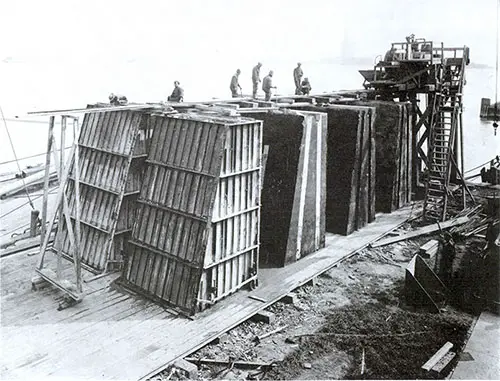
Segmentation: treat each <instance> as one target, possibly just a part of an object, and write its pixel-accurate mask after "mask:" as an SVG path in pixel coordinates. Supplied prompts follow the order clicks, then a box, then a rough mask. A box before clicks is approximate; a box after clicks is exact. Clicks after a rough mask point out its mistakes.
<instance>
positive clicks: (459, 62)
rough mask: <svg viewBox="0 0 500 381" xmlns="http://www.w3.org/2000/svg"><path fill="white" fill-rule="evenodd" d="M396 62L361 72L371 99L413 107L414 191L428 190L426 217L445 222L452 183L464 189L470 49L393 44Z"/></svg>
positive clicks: (427, 43) (420, 41) (420, 42)
mask: <svg viewBox="0 0 500 381" xmlns="http://www.w3.org/2000/svg"><path fill="white" fill-rule="evenodd" d="M391 52H392V57H391V58H389V60H388V61H380V62H379V63H377V65H376V66H375V67H374V69H373V70H360V73H361V74H362V75H363V77H364V78H365V83H364V86H365V88H367V89H373V90H374V92H373V93H372V97H373V98H375V99H382V100H399V101H409V102H411V104H412V105H413V114H414V118H413V123H414V124H413V165H414V166H413V187H414V190H416V188H417V186H419V185H422V186H424V187H425V206H424V215H425V216H426V217H427V218H430V219H437V220H444V219H446V209H447V204H448V195H449V193H450V187H449V185H450V182H455V183H458V184H459V185H460V186H461V187H462V204H463V207H465V204H466V193H468V194H469V195H470V196H471V197H472V194H471V193H470V192H469V190H468V189H467V186H466V184H465V181H464V179H463V175H462V174H463V166H464V159H463V144H464V143H463V123H462V98H463V87H464V85H465V67H466V65H467V64H468V63H469V48H468V47H466V46H464V47H461V48H445V47H444V46H443V44H442V43H441V44H440V46H437V45H436V44H435V43H433V42H432V41H426V40H425V39H416V40H410V41H407V42H398V43H393V44H392V46H391Z"/></svg>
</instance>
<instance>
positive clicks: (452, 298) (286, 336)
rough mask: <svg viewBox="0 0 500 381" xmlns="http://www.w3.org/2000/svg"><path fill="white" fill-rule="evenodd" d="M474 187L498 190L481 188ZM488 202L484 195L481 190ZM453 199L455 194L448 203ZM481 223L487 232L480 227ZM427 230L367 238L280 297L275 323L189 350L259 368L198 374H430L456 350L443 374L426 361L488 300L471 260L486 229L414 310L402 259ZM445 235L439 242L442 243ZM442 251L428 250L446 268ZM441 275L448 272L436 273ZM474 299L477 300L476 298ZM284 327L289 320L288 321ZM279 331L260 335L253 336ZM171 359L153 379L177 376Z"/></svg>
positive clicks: (461, 244) (461, 340) (460, 338)
mask: <svg viewBox="0 0 500 381" xmlns="http://www.w3.org/2000/svg"><path fill="white" fill-rule="evenodd" d="M474 193H475V196H485V195H492V192H491V191H489V190H481V189H479V190H475V191H474ZM481 199H482V200H483V202H484V198H481ZM451 204H452V206H453V202H452V203H451ZM427 223H428V222H425V221H423V220H422V219H416V220H414V221H410V222H408V223H406V224H404V225H403V226H401V227H400V229H399V230H400V231H401V232H404V231H409V230H411V229H414V228H416V227H418V226H422V225H425V224H427ZM483 233H484V232H483ZM432 238H435V239H439V240H442V236H440V235H439V234H436V235H427V236H423V237H417V238H415V239H411V240H406V241H401V242H398V243H394V244H392V245H387V246H383V247H379V248H367V249H364V250H362V251H360V252H359V253H357V254H355V255H354V256H352V257H350V258H348V259H347V260H345V261H343V262H341V263H339V264H338V266H336V267H334V268H332V269H330V270H329V271H327V272H325V273H324V274H323V275H322V276H321V277H319V278H318V279H317V282H316V284H315V285H306V286H303V287H301V288H299V289H297V290H296V291H295V292H296V294H297V296H298V301H297V303H296V304H295V305H292V304H285V303H283V302H278V303H276V304H274V305H272V306H271V307H269V308H268V310H269V311H271V312H274V313H275V316H276V320H275V321H274V322H273V323H271V324H264V323H262V322H253V321H247V322H245V323H243V324H241V325H240V326H238V327H236V328H235V329H233V330H231V331H230V332H228V333H227V334H225V335H223V336H222V337H221V339H220V342H219V343H213V344H210V345H207V346H206V347H204V348H202V349H200V350H199V351H198V352H196V353H194V354H192V355H191V356H190V357H193V358H205V359H219V360H226V361H228V362H230V361H258V362H263V363H269V364H273V365H272V366H269V367H262V368H260V369H242V368H239V367H237V366H230V365H217V366H212V365H200V366H199V372H198V377H199V378H200V379H362V378H365V379H386V378H389V379H417V378H418V379H429V378H445V377H446V375H447V374H448V373H449V372H450V371H451V369H452V368H453V366H454V365H455V364H456V363H457V361H458V358H459V357H458V356H457V357H456V358H455V359H454V361H453V362H452V364H450V366H448V367H447V368H446V369H445V370H444V372H443V373H442V374H436V373H430V372H426V371H424V370H422V369H421V366H422V365H423V364H424V363H425V362H426V361H427V360H428V359H429V358H430V357H431V356H432V355H433V354H434V353H435V352H436V351H437V350H438V349H439V348H441V346H442V345H443V344H445V343H446V342H447V341H450V342H451V343H453V345H454V348H453V350H454V351H456V352H458V353H460V352H461V350H462V349H463V347H464V345H465V342H466V340H467V338H468V336H469V335H470V332H471V326H472V323H473V322H474V320H475V319H476V317H477V316H478V313H479V312H480V311H481V310H482V309H483V307H484V306H483V305H480V304H478V303H477V301H476V299H475V298H474V294H475V293H477V290H478V287H480V285H478V284H477V276H474V271H475V269H477V268H478V266H480V264H481V261H480V258H481V256H480V254H481V253H482V249H483V247H484V245H485V242H486V240H485V239H484V237H481V236H479V237H476V236H472V237H469V238H468V239H463V240H457V241H458V242H457V243H456V256H455V260H454V263H453V272H452V276H451V278H450V279H449V280H448V284H447V285H448V286H449V287H450V288H451V289H452V290H454V291H453V292H452V293H450V295H449V297H448V300H447V304H446V306H445V307H444V308H443V309H442V310H441V312H440V313H429V312H424V311H417V310H414V309H413V308H411V307H409V306H407V305H406V303H405V298H404V283H405V268H406V265H407V264H408V262H409V261H410V260H411V258H412V257H413V256H414V255H415V254H416V253H417V252H418V249H419V247H420V246H421V245H422V244H424V243H425V242H427V241H429V240H430V239H432ZM441 245H442V243H441ZM440 261H441V255H440V254H439V253H438V254H437V255H436V256H435V258H434V259H433V260H432V259H431V260H428V261H427V262H428V264H429V266H430V267H431V268H433V270H435V271H436V272H437V273H438V274H440V266H439V264H440ZM440 275H442V274H440ZM474 301H476V302H474ZM283 327H284V328H283ZM278 328H283V329H282V330H281V331H279V332H277V333H274V334H273V335H271V336H269V337H267V338H265V339H263V340H262V341H260V342H258V341H256V340H255V337H256V336H258V335H262V334H265V333H267V332H270V331H273V330H275V329H278ZM179 378H183V375H182V372H179V371H173V370H172V369H168V370H166V371H164V372H163V373H161V374H159V375H157V376H156V377H155V378H153V379H158V380H165V379H179Z"/></svg>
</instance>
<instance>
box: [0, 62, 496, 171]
mask: <svg viewBox="0 0 500 381" xmlns="http://www.w3.org/2000/svg"><path fill="white" fill-rule="evenodd" d="M151 62H155V61H154V60H151V61H148V60H145V61H144V62H142V61H140V60H134V61H130V62H127V63H124V64H123V65H120V66H118V67H111V65H109V66H110V67H108V68H107V69H106V65H104V66H103V65H100V66H99V67H97V66H92V64H87V65H78V64H77V63H75V64H73V65H65V66H59V67H58V66H57V65H55V64H45V65H36V66H35V65H33V64H29V63H15V62H11V63H0V83H2V88H1V90H0V95H1V97H0V101H1V103H0V105H1V106H2V108H3V111H4V114H5V116H6V118H7V119H8V120H7V124H8V127H9V131H10V133H11V136H12V140H13V142H14V145H15V147H16V153H17V156H18V157H25V156H30V155H34V154H37V153H41V152H44V150H45V149H46V138H47V125H46V123H35V119H33V118H31V122H29V123H28V122H24V121H19V120H18V121H16V120H14V116H15V115H19V116H20V118H22V119H23V120H25V119H26V118H25V117H24V116H23V115H25V114H26V112H28V111H34V110H47V109H63V108H77V107H84V106H85V105H86V104H87V103H93V102H97V101H106V100H107V96H108V94H109V93H110V92H118V93H122V94H125V95H127V97H128V99H129V100H130V101H134V102H154V101H160V100H165V99H166V97H167V96H168V95H169V94H170V92H171V89H172V82H173V80H175V79H179V80H180V81H181V83H182V85H183V87H184V88H185V92H186V100H202V99H210V98H212V97H218V98H228V97H229V89H228V87H229V80H230V77H231V75H232V73H233V71H234V68H230V67H227V65H224V64H223V63H222V64H220V65H217V66H213V65H212V66H207V65H205V64H204V63H203V62H191V64H189V65H182V66H181V65H172V64H168V63H162V64H160V63H158V64H152V63H151ZM252 65H253V63H252V62H245V65H242V66H241V67H240V68H241V70H242V76H241V79H240V83H241V85H242V87H243V93H244V94H245V93H246V94H248V93H250V89H251V81H250V75H251V74H250V72H251V67H252ZM294 66H295V63H284V62H280V61H274V62H269V63H268V64H267V65H266V63H264V67H263V68H262V72H261V73H266V72H267V71H268V70H269V69H273V70H274V72H275V76H274V81H275V84H276V85H277V86H278V89H277V91H278V93H281V94H292V93H293V90H294V88H293V81H292V70H293V68H294ZM370 66H371V64H370V63H369V62H367V63H366V64H338V63H328V62H303V68H304V72H305V76H307V77H309V79H310V81H311V83H312V87H313V93H315V92H325V91H332V90H341V89H357V88H361V87H362V77H361V76H360V75H359V74H358V70H359V69H366V68H369V67H370ZM103 67H104V69H106V70H103ZM168 73H175V75H176V76H175V77H174V76H173V75H171V74H168ZM493 87H494V70H493V69H477V68H470V69H468V70H467V85H466V87H465V92H464V104H465V107H464V108H465V109H464V134H465V139H464V140H465V143H466V146H465V167H466V170H467V169H469V168H473V167H475V166H477V165H480V164H482V163H484V162H486V161H487V160H490V159H491V158H492V157H494V156H495V155H498V154H500V130H499V132H498V134H497V136H494V134H493V127H492V126H491V122H481V121H480V120H479V107H480V100H481V98H482V97H490V98H493V97H494V91H493ZM46 120H47V119H43V118H42V121H45V122H46ZM13 158H14V156H13V153H12V150H11V148H10V145H9V143H8V140H7V136H6V133H5V127H4V126H0V163H3V162H5V161H8V160H12V159H13ZM43 161H44V157H43V156H40V157H38V158H33V159H28V160H23V161H22V162H21V166H22V167H24V166H26V165H28V164H29V165H33V164H36V163H41V162H43ZM12 170H15V164H14V163H10V164H0V173H5V172H8V171H12Z"/></svg>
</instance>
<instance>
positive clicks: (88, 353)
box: [0, 207, 415, 380]
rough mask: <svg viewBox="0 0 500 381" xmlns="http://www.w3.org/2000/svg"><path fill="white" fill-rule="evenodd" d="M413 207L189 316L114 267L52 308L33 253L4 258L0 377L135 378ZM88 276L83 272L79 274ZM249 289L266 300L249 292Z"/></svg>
mask: <svg viewBox="0 0 500 381" xmlns="http://www.w3.org/2000/svg"><path fill="white" fill-rule="evenodd" d="M412 212H413V214H415V210H414V209H413V208H412V207H405V208H402V209H400V210H398V211H396V212H393V213H391V214H379V215H377V219H376V221H375V222H373V223H371V224H370V225H368V226H366V227H364V228H363V229H361V230H359V231H356V232H354V233H353V234H351V235H349V236H340V235H334V234H327V237H326V247H325V248H324V249H322V250H320V251H318V252H316V253H314V254H311V255H309V256H307V257H305V258H303V259H301V260H300V261H297V262H295V263H292V264H290V265H289V266H287V267H284V268H271V269H261V270H260V272H259V287H258V288H257V289H256V290H254V291H251V292H249V291H239V292H238V293H236V294H234V295H232V296H230V297H228V298H226V299H225V300H222V301H220V302H218V303H217V304H216V305H215V306H213V307H212V308H209V309H208V310H206V311H204V312H202V313H199V314H197V315H196V317H195V318H194V320H191V319H187V318H185V317H182V316H176V315H175V314H174V313H172V312H171V311H167V310H166V309H164V308H162V307H160V306H158V305H156V304H154V303H152V302H150V301H147V300H145V299H143V298H141V297H139V296H135V295H131V294H129V293H124V292H122V291H120V290H118V289H113V287H109V284H110V283H111V281H112V280H113V279H114V278H116V277H117V274H115V275H110V276H105V277H101V278H99V279H96V280H94V281H91V282H88V283H84V289H85V290H86V293H87V295H86V296H85V298H84V299H83V301H82V302H81V303H80V304H77V305H75V306H73V307H70V308H67V309H64V310H62V311H57V306H58V301H57V300H58V298H61V296H62V295H61V293H60V292H59V291H58V290H56V289H55V288H53V287H50V286H48V287H45V288H44V289H42V290H39V291H31V282H30V280H31V278H32V276H33V275H34V268H35V266H36V263H37V261H38V255H32V256H28V255H27V254H26V252H22V253H19V254H17V255H12V256H9V257H6V258H3V259H2V260H1V292H2V296H1V338H2V343H3V345H2V346H1V348H2V353H1V355H0V369H1V371H0V375H1V376H0V377H1V378H2V379H19V378H22V379H33V378H37V379H42V378H43V379H47V378H55V377H58V378H71V379H78V378H86V379H120V380H128V379H132V380H136V379H140V378H142V377H146V376H151V375H153V374H155V373H157V372H158V371H160V370H162V369H164V368H165V367H166V365H167V364H169V363H171V362H172V361H174V360H176V359H177V358H180V357H184V356H186V355H188V354H190V353H192V352H193V351H195V350H196V349H198V348H201V347H202V346H204V345H206V344H207V343H209V342H211V341H212V340H213V339H215V338H216V337H218V336H219V335H220V334H222V333H223V332H225V331H228V330H230V329H231V328H233V327H235V326H237V325H238V324H240V323H241V322H243V321H245V320H247V319H248V318H249V317H251V316H252V315H254V314H255V313H256V312H258V311H260V310H262V309H263V308H265V307H267V306H269V305H271V304H272V303H274V302H275V301H277V300H279V299H281V298H282V297H283V296H284V295H285V294H287V293H288V292H290V291H292V290H293V289H295V288H296V287H298V286H300V285H302V284H304V283H306V282H308V281H309V280H310V279H312V278H314V277H315V276H317V275H319V274H321V273H323V272H324V271H326V270H327V269H329V268H330V267H332V266H334V265H335V264H336V263H337V262H339V261H340V260H342V259H343V258H345V257H347V256H349V255H350V254H352V253H353V252H355V251H357V250H359V249H361V248H363V247H365V246H366V245H367V244H369V243H370V242H372V241H374V240H375V239H377V238H378V237H380V236H381V235H383V234H385V233H387V232H388V231H390V230H393V229H394V228H396V227H397V226H399V225H400V224H401V223H403V222H404V221H406V220H407V218H409V217H410V216H411V214H412ZM92 276H93V275H92V274H91V273H88V272H86V271H83V279H84V280H85V279H89V278H91V277H92ZM250 295H254V296H257V297H258V298H261V299H263V300H265V301H266V302H261V301H258V300H254V299H250V298H249V297H248V296H250Z"/></svg>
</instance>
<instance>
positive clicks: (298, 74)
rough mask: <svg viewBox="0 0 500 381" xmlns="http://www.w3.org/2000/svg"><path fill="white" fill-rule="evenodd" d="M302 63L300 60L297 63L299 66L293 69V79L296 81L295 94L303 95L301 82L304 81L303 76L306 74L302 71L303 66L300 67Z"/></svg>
mask: <svg viewBox="0 0 500 381" xmlns="http://www.w3.org/2000/svg"><path fill="white" fill-rule="evenodd" d="M300 66H301V64H300V62H299V63H297V67H296V68H295V69H293V81H294V82H295V95H301V94H302V91H301V90H300V84H301V81H302V76H303V75H304V72H303V71H302V68H301V67H300Z"/></svg>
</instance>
